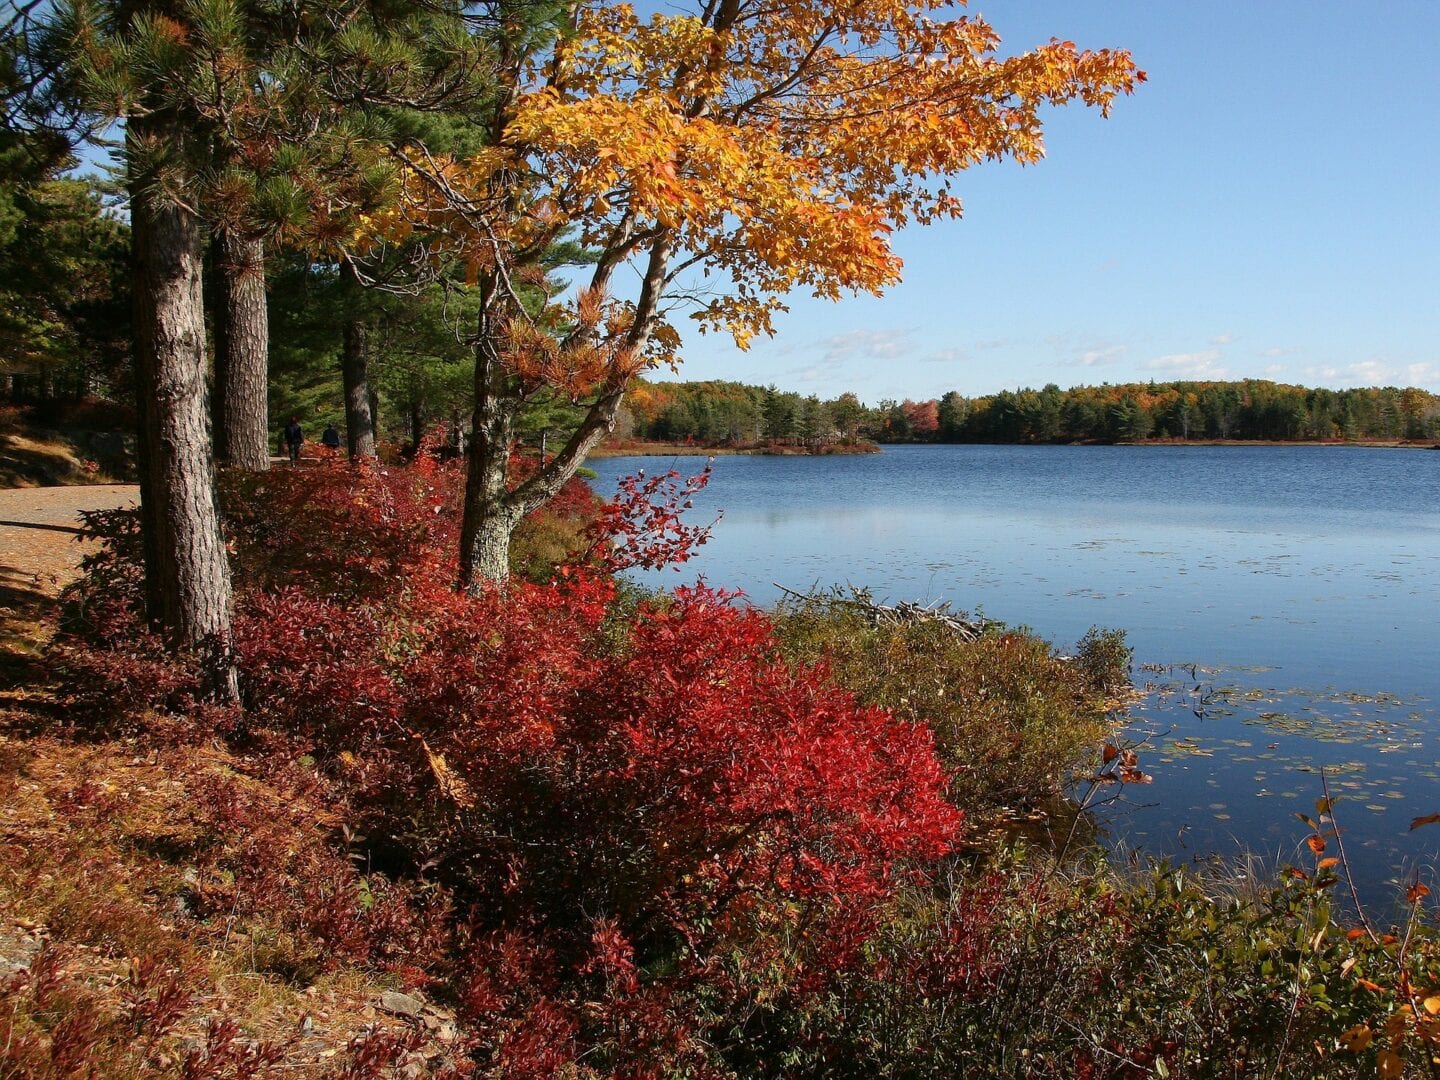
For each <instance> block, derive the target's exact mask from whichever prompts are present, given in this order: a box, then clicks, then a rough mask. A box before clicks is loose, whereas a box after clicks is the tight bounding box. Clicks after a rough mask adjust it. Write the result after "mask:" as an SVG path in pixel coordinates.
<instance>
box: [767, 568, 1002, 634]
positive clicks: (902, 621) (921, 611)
mask: <svg viewBox="0 0 1440 1080" xmlns="http://www.w3.org/2000/svg"><path fill="white" fill-rule="evenodd" d="M771 584H773V585H774V586H775V588H777V589H779V590H780V591H781V592H783V593H785V594H786V595H787V596H793V597H794V598H795V599H796V600H799V601H801V602H802V603H806V604H823V605H825V606H827V607H841V606H843V607H848V608H853V609H855V610H857V611H859V612H860V613H861V614H862V615H863V616H865V617H866V618H867V619H869V620H870V622H871V623H873V624H874V625H876V626H905V625H908V626H913V625H916V624H918V623H938V624H939V625H941V626H944V627H946V628H947V629H949V630H952V631H954V633H955V634H956V635H957V636H958V637H959V638H960V639H961V640H962V641H974V640H976V639H977V638H978V637H980V635H981V634H983V633H985V631H986V630H989V629H991V628H994V627H999V626H1002V625H1003V624H1002V623H999V622H994V621H992V620H989V619H978V620H977V619H970V618H969V617H967V616H966V615H965V614H964V613H962V612H952V611H951V610H950V601H948V600H943V601H938V602H936V603H933V604H921V603H918V602H912V601H909V600H902V601H900V602H899V603H896V604H882V603H879V602H878V601H876V600H875V599H873V598H872V597H871V596H870V593H869V590H867V589H856V588H854V587H853V586H852V587H851V590H850V595H849V596H842V595H841V594H840V593H839V591H838V590H837V591H835V592H830V593H803V592H797V591H796V590H794V589H790V588H787V587H786V586H784V585H781V584H780V583H779V582H778V581H776V582H771Z"/></svg>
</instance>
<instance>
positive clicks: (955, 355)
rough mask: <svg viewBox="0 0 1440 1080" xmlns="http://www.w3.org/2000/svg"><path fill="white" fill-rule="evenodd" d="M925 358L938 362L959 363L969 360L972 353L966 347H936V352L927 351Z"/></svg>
mask: <svg viewBox="0 0 1440 1080" xmlns="http://www.w3.org/2000/svg"><path fill="white" fill-rule="evenodd" d="M925 359H926V360H929V361H931V362H933V363H937V364H958V363H960V362H961V361H964V360H969V359H970V354H969V353H967V352H966V351H965V350H964V349H936V350H935V351H934V352H931V353H926V354H925Z"/></svg>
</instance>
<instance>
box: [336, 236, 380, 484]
mask: <svg viewBox="0 0 1440 1080" xmlns="http://www.w3.org/2000/svg"><path fill="white" fill-rule="evenodd" d="M341 274H343V275H344V279H346V304H347V307H348V308H350V311H348V314H347V315H346V327H344V344H343V348H341V353H340V373H341V377H343V380H344V387H346V441H347V445H348V448H350V459H351V461H354V459H357V458H373V456H374V412H373V410H372V397H370V347H369V340H367V338H369V334H367V328H366V324H364V320H363V318H361V315H360V312H359V311H357V308H359V304H360V289H361V285H360V281H359V279H357V278H356V275H354V271H353V269H351V268H350V265H348V264H346V265H344V266H343V268H341Z"/></svg>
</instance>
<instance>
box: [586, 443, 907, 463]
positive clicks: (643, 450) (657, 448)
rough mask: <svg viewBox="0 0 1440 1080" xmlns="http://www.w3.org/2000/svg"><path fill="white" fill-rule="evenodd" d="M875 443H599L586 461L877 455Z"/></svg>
mask: <svg viewBox="0 0 1440 1080" xmlns="http://www.w3.org/2000/svg"><path fill="white" fill-rule="evenodd" d="M880 452H881V446H880V444H879V443H873V442H866V443H830V444H827V445H825V446H823V447H821V448H820V449H818V450H811V449H807V448H806V447H803V446H699V445H686V444H675V445H672V444H671V443H662V442H648V441H647V442H638V443H636V444H635V445H633V446H607V445H606V444H604V443H602V444H601V445H599V446H597V447H596V448H595V449H594V450H592V451H590V453H589V455H588V456H587V457H586V460H587V461H594V460H595V459H597V458H616V457H836V456H844V457H850V456H855V455H860V454H878V453H880Z"/></svg>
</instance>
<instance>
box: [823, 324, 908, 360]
mask: <svg viewBox="0 0 1440 1080" xmlns="http://www.w3.org/2000/svg"><path fill="white" fill-rule="evenodd" d="M820 346H821V348H822V349H823V350H824V353H823V358H824V360H825V361H826V362H827V363H835V364H840V363H845V362H847V361H850V360H894V359H896V358H897V357H900V356H906V355H909V354H910V353H911V352H913V351H914V349H915V345H914V343H913V342H912V341H911V340H910V331H909V330H850V331H847V332H846V333H843V334H833V335H831V336H830V337H827V338H822V339H821V341H820Z"/></svg>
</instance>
